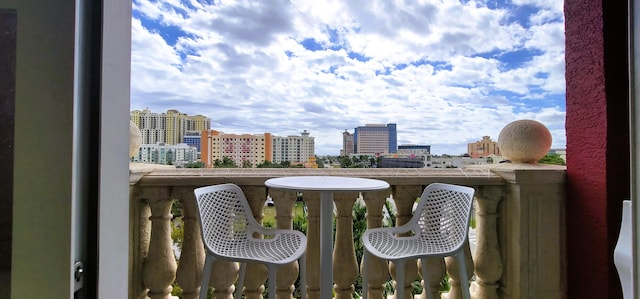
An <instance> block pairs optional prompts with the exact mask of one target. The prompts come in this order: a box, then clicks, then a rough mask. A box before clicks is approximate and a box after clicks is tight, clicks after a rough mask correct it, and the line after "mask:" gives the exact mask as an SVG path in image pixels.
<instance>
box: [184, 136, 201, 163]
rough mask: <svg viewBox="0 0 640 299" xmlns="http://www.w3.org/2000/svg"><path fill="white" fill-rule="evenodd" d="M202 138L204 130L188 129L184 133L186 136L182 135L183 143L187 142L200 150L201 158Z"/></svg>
mask: <svg viewBox="0 0 640 299" xmlns="http://www.w3.org/2000/svg"><path fill="white" fill-rule="evenodd" d="M201 140H202V131H200V132H193V131H188V132H186V133H184V136H183V137H182V143H185V144H187V145H189V146H191V147H195V148H196V149H197V150H198V159H200V148H201V146H200V143H201Z"/></svg>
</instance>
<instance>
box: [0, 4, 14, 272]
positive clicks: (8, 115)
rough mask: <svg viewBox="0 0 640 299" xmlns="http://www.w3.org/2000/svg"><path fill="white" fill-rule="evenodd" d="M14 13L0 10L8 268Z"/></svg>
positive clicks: (0, 208) (0, 233)
mask: <svg viewBox="0 0 640 299" xmlns="http://www.w3.org/2000/svg"><path fill="white" fill-rule="evenodd" d="M15 67H16V14H15V12H14V11H9V10H0V128H1V129H0V271H5V270H9V269H11V221H12V219H13V217H12V214H13V212H12V211H13V127H14V126H13V122H14V111H15V82H16V73H15Z"/></svg>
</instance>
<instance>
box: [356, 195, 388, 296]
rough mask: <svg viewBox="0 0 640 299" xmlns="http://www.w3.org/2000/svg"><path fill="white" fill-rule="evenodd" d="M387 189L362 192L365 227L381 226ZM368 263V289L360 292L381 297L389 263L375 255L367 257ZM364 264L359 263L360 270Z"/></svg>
mask: <svg viewBox="0 0 640 299" xmlns="http://www.w3.org/2000/svg"><path fill="white" fill-rule="evenodd" d="M388 195H389V190H385V191H380V192H363V193H362V196H363V198H364V202H365V204H366V206H367V216H366V217H367V229H369V228H376V227H382V208H383V207H384V202H385V200H387V196H388ZM367 263H368V264H369V265H368V269H369V271H368V273H367V280H368V288H369V289H368V290H362V292H363V293H364V292H368V293H367V298H371V299H383V297H382V290H383V284H384V283H385V282H386V281H387V280H388V278H389V265H388V264H387V261H385V260H383V259H380V258H378V257H376V256H373V255H369V258H368V259H367ZM362 269H364V266H362V265H361V271H362Z"/></svg>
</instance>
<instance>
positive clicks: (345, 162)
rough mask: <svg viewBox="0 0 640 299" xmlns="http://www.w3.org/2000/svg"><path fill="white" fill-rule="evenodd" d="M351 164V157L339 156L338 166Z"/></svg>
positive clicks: (345, 166)
mask: <svg viewBox="0 0 640 299" xmlns="http://www.w3.org/2000/svg"><path fill="white" fill-rule="evenodd" d="M352 164H353V162H351V159H349V157H347V156H343V157H341V158H340V167H342V168H348V167H349V166H351V165H352Z"/></svg>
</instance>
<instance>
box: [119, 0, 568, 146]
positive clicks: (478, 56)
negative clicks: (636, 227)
mask: <svg viewBox="0 0 640 299" xmlns="http://www.w3.org/2000/svg"><path fill="white" fill-rule="evenodd" d="M363 3H366V5H363ZM131 74H132V81H131V109H132V110H134V109H144V108H148V109H150V110H151V111H153V112H159V113H160V112H166V110H169V109H177V110H179V111H181V112H184V113H187V114H190V115H196V114H202V115H206V116H208V117H209V118H211V127H212V129H215V130H219V131H222V132H225V133H235V134H244V133H249V134H262V133H265V132H269V133H272V134H274V135H277V136H288V135H299V134H300V133H301V132H302V131H303V130H307V131H309V132H310V133H311V136H312V137H315V144H316V154H318V155H337V154H338V153H339V152H340V149H341V147H342V132H344V131H345V129H346V130H348V131H349V132H351V133H353V129H354V128H355V127H358V126H363V125H365V124H387V123H395V124H397V129H398V144H419V145H431V151H432V153H433V154H454V155H455V154H463V153H465V152H466V150H467V143H470V142H475V141H478V140H480V139H482V136H485V135H488V136H490V137H491V138H492V139H494V140H497V139H498V135H499V133H500V130H502V128H503V127H504V126H505V125H507V124H508V123H510V122H512V121H514V120H518V119H534V120H537V121H539V122H542V123H543V124H545V125H546V126H547V127H548V128H549V130H550V131H551V134H552V137H553V144H552V147H554V148H564V147H565V143H566V137H565V129H564V128H565V127H564V121H565V81H564V17H563V0H513V1H505V0H499V1H494V0H485V1H482V0H477V1H472V0H469V1H467V0H461V1H458V0H420V1H418V0H404V1H403V0H369V1H356V0H325V1H307V0H290V1H281V0H272V1H248V0H244V1H231V0H221V1H213V0H133V19H132V70H131Z"/></svg>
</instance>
